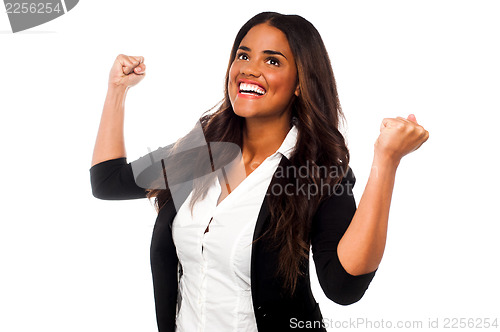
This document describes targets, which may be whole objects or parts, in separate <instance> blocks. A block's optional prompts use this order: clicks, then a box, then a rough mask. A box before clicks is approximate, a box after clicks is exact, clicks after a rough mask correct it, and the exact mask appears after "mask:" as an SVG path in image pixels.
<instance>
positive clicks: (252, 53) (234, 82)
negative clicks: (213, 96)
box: [228, 24, 299, 118]
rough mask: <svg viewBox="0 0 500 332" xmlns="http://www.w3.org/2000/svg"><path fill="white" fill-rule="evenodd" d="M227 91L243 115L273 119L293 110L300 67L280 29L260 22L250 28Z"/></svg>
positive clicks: (231, 69)
mask: <svg viewBox="0 0 500 332" xmlns="http://www.w3.org/2000/svg"><path fill="white" fill-rule="evenodd" d="M228 92H229V99H230V100H231V105H232V106H233V110H234V112H235V113H236V114H237V115H239V116H241V117H245V118H249V117H255V118H257V117H259V118H266V117H267V118H272V117H276V116H278V117H279V116H282V115H283V113H286V112H289V111H290V106H291V104H292V101H293V97H294V94H295V95H297V96H298V93H299V89H298V83H297V68H296V65H295V59H294V57H293V54H292V51H291V50H290V45H289V44H288V40H287V38H286V36H285V34H284V33H283V32H282V31H281V30H279V29H277V28H275V27H272V26H270V25H268V24H259V25H256V26H254V27H253V28H252V29H250V31H248V33H247V34H246V36H245V37H244V38H243V40H242V41H241V43H240V45H239V48H238V50H237V52H236V57H235V59H234V61H233V63H232V65H231V68H230V69H229V83H228Z"/></svg>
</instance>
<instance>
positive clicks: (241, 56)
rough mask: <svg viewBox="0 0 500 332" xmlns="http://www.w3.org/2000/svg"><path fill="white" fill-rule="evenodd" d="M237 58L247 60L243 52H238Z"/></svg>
mask: <svg viewBox="0 0 500 332" xmlns="http://www.w3.org/2000/svg"><path fill="white" fill-rule="evenodd" d="M238 59H239V60H248V56H247V55H246V54H245V53H240V54H238Z"/></svg>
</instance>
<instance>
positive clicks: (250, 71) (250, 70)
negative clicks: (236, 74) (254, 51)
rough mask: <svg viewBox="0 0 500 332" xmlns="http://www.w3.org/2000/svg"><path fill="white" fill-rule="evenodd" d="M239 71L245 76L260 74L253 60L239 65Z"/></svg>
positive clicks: (257, 75)
mask: <svg viewBox="0 0 500 332" xmlns="http://www.w3.org/2000/svg"><path fill="white" fill-rule="evenodd" d="M240 72H241V73H242V74H243V75H247V76H254V77H259V76H260V70H259V68H258V66H257V64H256V63H255V62H254V61H247V62H246V63H245V64H244V65H243V66H241V69H240Z"/></svg>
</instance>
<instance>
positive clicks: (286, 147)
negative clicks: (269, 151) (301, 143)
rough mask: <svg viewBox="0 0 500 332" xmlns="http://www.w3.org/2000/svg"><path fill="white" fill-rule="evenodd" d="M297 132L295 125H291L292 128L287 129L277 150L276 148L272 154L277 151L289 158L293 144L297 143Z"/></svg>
mask: <svg viewBox="0 0 500 332" xmlns="http://www.w3.org/2000/svg"><path fill="white" fill-rule="evenodd" d="M297 134H298V130H297V127H295V125H293V126H292V128H291V129H290V130H289V131H288V134H287V135H286V137H285V139H284V140H283V143H281V146H280V147H279V148H278V150H276V152H275V153H274V154H273V156H274V155H277V154H278V153H279V154H281V155H282V156H285V157H286V158H287V159H290V156H291V154H292V152H293V149H294V148H295V144H296V143H297Z"/></svg>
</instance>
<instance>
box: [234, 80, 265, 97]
mask: <svg viewBox="0 0 500 332" xmlns="http://www.w3.org/2000/svg"><path fill="white" fill-rule="evenodd" d="M265 94H266V90H265V89H264V88H263V87H261V86H260V85H257V84H253V83H245V82H240V87H239V93H238V95H239V96H241V97H253V98H259V97H262V96H263V95H265Z"/></svg>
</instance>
